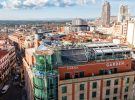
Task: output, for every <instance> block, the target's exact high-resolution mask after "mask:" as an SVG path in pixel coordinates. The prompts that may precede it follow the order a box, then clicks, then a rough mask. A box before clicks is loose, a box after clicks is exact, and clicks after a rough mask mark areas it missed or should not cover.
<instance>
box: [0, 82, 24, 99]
mask: <svg viewBox="0 0 135 100" xmlns="http://www.w3.org/2000/svg"><path fill="white" fill-rule="evenodd" d="M0 100H26V99H25V90H24V89H23V87H20V86H19V85H13V83H11V84H10V88H9V89H8V91H7V92H6V93H5V94H0Z"/></svg>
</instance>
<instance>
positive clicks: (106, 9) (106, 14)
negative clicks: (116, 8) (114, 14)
mask: <svg viewBox="0 0 135 100" xmlns="http://www.w3.org/2000/svg"><path fill="white" fill-rule="evenodd" d="M102 26H104V27H108V26H110V3H109V2H108V1H105V2H104V4H103V7H102Z"/></svg>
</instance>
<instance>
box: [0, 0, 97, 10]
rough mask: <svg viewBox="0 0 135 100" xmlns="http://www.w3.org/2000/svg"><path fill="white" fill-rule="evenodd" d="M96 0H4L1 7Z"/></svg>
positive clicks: (33, 6)
mask: <svg viewBox="0 0 135 100" xmlns="http://www.w3.org/2000/svg"><path fill="white" fill-rule="evenodd" d="M95 1H96V0H2V2H1V3H0V7H1V8H40V7H46V6H58V7H66V6H74V5H86V4H89V3H93V4H94V3H95Z"/></svg>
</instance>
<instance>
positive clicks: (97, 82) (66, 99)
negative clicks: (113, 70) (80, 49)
mask: <svg viewBox="0 0 135 100" xmlns="http://www.w3.org/2000/svg"><path fill="white" fill-rule="evenodd" d="M134 78H135V72H134V71H133V72H126V73H118V74H112V75H104V76H93V77H87V78H80V79H71V80H60V81H59V87H58V97H59V99H58V100H134V97H133V84H134Z"/></svg>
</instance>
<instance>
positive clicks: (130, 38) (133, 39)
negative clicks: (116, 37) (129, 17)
mask: <svg viewBox="0 0 135 100" xmlns="http://www.w3.org/2000/svg"><path fill="white" fill-rule="evenodd" d="M127 42H128V43H129V44H131V45H132V46H134V47H135V22H128V29H127Z"/></svg>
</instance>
